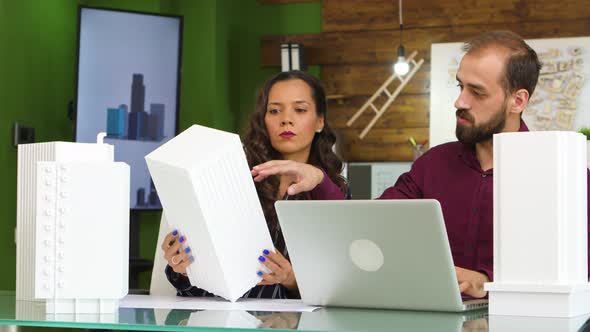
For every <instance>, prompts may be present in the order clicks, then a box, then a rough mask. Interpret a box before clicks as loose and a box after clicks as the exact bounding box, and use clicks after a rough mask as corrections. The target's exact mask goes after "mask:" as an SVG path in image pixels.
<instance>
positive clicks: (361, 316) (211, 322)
mask: <svg viewBox="0 0 590 332" xmlns="http://www.w3.org/2000/svg"><path fill="white" fill-rule="evenodd" d="M587 318H588V316H584V317H577V318H573V319H551V318H530V317H508V316H502V317H497V316H491V317H488V315H487V310H485V309H484V310H477V311H471V312H467V313H441V312H418V311H397V310H376V309H352V308H322V309H319V310H316V311H314V312H303V313H299V312H257V311H240V310H231V311H229V310H228V311H222V310H179V309H136V308H120V309H119V311H118V313H116V314H101V315H98V314H51V313H50V314H48V313H46V311H45V305H44V304H42V303H38V302H27V301H16V300H15V296H14V292H0V325H19V326H42V327H65V328H84V329H115V330H143V331H155V330H158V331H186V330H188V329H190V330H195V331H222V330H223V331H238V330H240V331H243V330H272V331H288V330H299V331H363V332H372V331H442V332H445V331H449V332H451V331H452V332H467V331H478V332H484V331H498V332H500V331H501V332H504V331H529V330H530V331H533V330H536V331H538V330H543V331H581V330H585V329H586V321H587ZM588 331H590V329H588Z"/></svg>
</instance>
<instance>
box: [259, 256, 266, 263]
mask: <svg viewBox="0 0 590 332" xmlns="http://www.w3.org/2000/svg"><path fill="white" fill-rule="evenodd" d="M258 260H259V261H261V262H264V261H266V258H264V257H263V256H258Z"/></svg>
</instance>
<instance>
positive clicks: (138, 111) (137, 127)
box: [128, 74, 148, 140]
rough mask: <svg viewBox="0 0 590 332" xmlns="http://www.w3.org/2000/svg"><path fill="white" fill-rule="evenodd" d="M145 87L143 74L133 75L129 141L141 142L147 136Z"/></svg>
mask: <svg viewBox="0 0 590 332" xmlns="http://www.w3.org/2000/svg"><path fill="white" fill-rule="evenodd" d="M144 107H145V85H144V84H143V74H133V81H132V82H131V112H129V133H128V136H129V139H133V140H141V139H143V138H144V137H146V136H147V128H146V125H147V122H148V118H147V116H148V115H147V113H146V112H145V108H144Z"/></svg>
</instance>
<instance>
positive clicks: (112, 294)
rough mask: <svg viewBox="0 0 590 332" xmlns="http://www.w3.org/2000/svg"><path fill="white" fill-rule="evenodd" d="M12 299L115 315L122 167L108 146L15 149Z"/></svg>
mask: <svg viewBox="0 0 590 332" xmlns="http://www.w3.org/2000/svg"><path fill="white" fill-rule="evenodd" d="M17 201H18V207H17V230H16V244H17V279H16V298H17V300H25V301H33V300H35V299H44V300H45V302H46V305H47V312H48V313H51V312H55V313H109V312H116V311H117V309H118V300H119V299H120V298H122V297H124V296H125V295H126V294H127V291H128V260H129V166H128V165H127V164H124V163H119V162H113V146H111V145H107V144H102V142H99V144H83V143H66V142H51V143H37V144H26V145H19V147H18V200H17Z"/></svg>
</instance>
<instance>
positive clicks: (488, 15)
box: [261, 0, 590, 161]
mask: <svg viewBox="0 0 590 332" xmlns="http://www.w3.org/2000/svg"><path fill="white" fill-rule="evenodd" d="M397 5H398V1H397V0H387V1H385V0H323V1H322V29H323V31H324V32H322V33H320V34H308V35H292V36H266V37H264V38H262V41H261V62H262V65H263V66H280V54H279V52H278V51H277V50H279V49H280V48H279V44H280V43H282V42H286V41H296V42H301V43H303V45H304V47H305V54H306V61H307V63H308V64H319V65H322V81H323V83H324V86H325V88H326V92H327V94H328V95H332V94H339V95H344V96H345V97H344V99H343V103H340V102H342V101H331V102H330V105H329V111H328V115H329V118H328V119H329V121H330V123H331V124H332V126H333V127H335V128H336V129H337V130H338V131H339V133H340V136H341V137H342V138H343V143H344V147H345V148H344V149H343V150H344V151H345V154H346V157H347V159H348V160H349V161H399V160H411V157H412V153H411V152H412V151H411V149H410V147H409V145H408V143H407V140H408V137H409V136H413V137H414V138H415V139H416V140H417V141H424V140H426V139H427V138H428V113H429V109H430V96H429V93H430V47H431V44H432V43H444V42H458V41H465V40H468V39H469V38H471V37H473V36H474V35H476V34H478V33H481V32H484V31H490V30H506V29H507V30H512V31H514V32H516V33H519V34H520V35H522V36H523V37H524V38H529V39H530V38H555V37H577V36H588V35H590V2H589V1H588V0H561V1H554V0H551V1H550V0H477V1H475V0H445V1H436V0H430V1H426V0H405V1H404V4H403V10H404V28H405V30H404V36H403V38H404V40H403V44H404V46H405V47H406V51H407V52H408V54H409V53H410V52H412V51H414V50H417V51H418V56H417V58H418V59H420V58H424V59H425V63H424V65H423V66H422V68H421V69H420V71H419V72H418V73H417V74H416V76H415V77H414V78H413V79H412V81H411V82H410V83H409V84H408V86H407V87H406V88H405V89H404V90H403V92H402V94H401V95H400V96H399V97H398V98H397V99H396V100H395V102H394V103H393V104H392V106H391V107H390V109H389V110H388V111H387V112H386V113H385V114H384V116H383V117H382V118H381V119H380V120H379V121H378V122H377V124H376V125H375V127H374V129H373V130H371V131H370V132H369V134H368V135H367V136H366V137H365V139H363V140H360V139H359V138H358V135H359V134H360V132H361V131H362V129H363V128H364V127H365V126H366V124H368V122H369V121H370V118H371V117H370V116H369V115H366V116H362V117H360V118H359V119H358V120H357V121H356V122H355V123H354V124H353V126H352V127H351V128H349V127H346V121H347V120H348V119H349V118H350V117H351V116H352V114H354V112H355V111H356V110H357V109H358V108H360V107H361V106H362V105H363V103H364V102H365V101H366V100H367V98H368V97H369V96H370V95H372V94H373V92H374V91H375V90H376V89H377V88H379V86H381V84H382V83H383V82H384V81H385V79H386V78H387V77H389V75H390V74H391V70H392V69H391V67H392V65H393V62H394V61H395V60H396V58H397V54H396V52H397V47H398V45H399V42H400V40H399V30H398V29H399V22H398V14H397ZM367 114H368V112H367Z"/></svg>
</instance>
